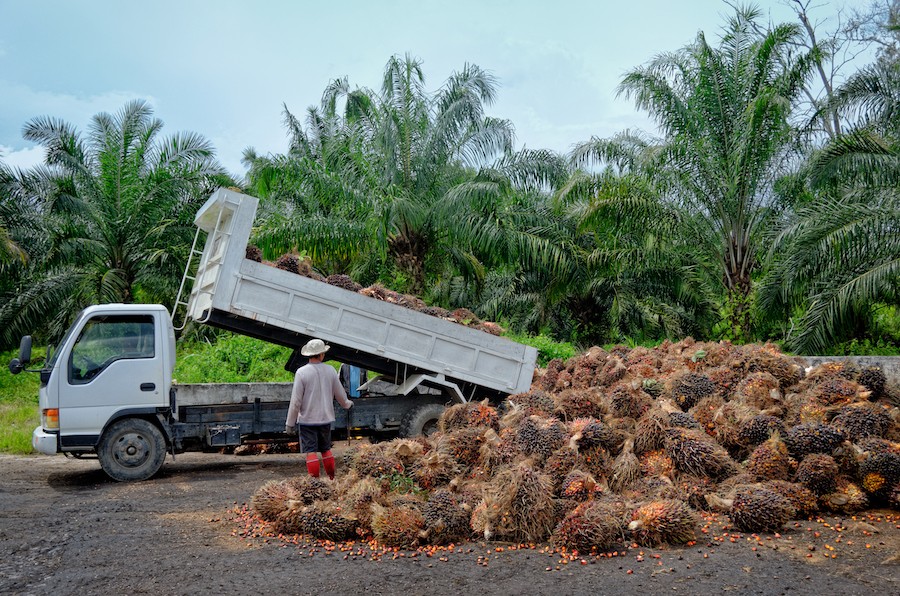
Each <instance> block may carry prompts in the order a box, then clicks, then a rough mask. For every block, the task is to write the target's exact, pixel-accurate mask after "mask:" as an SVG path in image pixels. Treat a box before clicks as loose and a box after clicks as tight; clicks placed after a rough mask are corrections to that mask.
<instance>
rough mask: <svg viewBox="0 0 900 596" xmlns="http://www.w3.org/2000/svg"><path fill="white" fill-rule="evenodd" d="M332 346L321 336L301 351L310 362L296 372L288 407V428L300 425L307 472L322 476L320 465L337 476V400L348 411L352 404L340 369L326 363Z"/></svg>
mask: <svg viewBox="0 0 900 596" xmlns="http://www.w3.org/2000/svg"><path fill="white" fill-rule="evenodd" d="M330 348H331V346H328V345H325V342H323V341H322V340H321V339H311V340H309V341H308V342H307V343H306V345H304V346H303V348H301V350H300V354H302V355H303V356H306V357H308V358H309V362H308V363H307V364H305V365H304V366H301V367H300V368H298V369H297V372H296V373H295V374H294V387H293V389H292V390H291V404H290V406H289V407H288V414H287V421H286V422H285V431H286V432H288V433H291V434H293V433H294V432H296V429H297V428H299V433H300V450H301V451H302V452H303V453H305V454H306V471H307V472H308V473H309V475H310V476H314V477H315V478H318V477H319V454H321V455H322V464H321V466H322V467H323V468H325V473H326V474H328V477H329V478H331V479H332V480H333V479H334V454H333V453H332V452H331V424H332V423H333V422H334V401H332V400H337V402H338V403H339V404H340V405H341V407H343V408H344V409H346V410H349V409H350V408H351V407H353V402H351V401H350V400H349V399H347V394H346V393H345V392H344V388H343V387H342V386H341V381H340V379H339V378H338V374H337V371H335V370H334V369H333V368H332V367H331V366H329V365H328V364H325V352H327V351H328V350H329V349H330Z"/></svg>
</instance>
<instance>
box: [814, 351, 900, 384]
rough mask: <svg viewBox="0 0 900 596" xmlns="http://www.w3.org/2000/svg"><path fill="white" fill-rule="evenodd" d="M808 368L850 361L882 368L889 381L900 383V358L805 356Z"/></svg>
mask: <svg viewBox="0 0 900 596" xmlns="http://www.w3.org/2000/svg"><path fill="white" fill-rule="evenodd" d="M803 359H804V360H806V363H807V366H818V365H820V364H822V363H823V362H835V361H841V360H849V361H851V362H855V363H856V364H857V365H859V366H861V367H862V366H880V367H881V369H882V370H883V371H884V374H885V376H886V377H887V378H888V380H890V381H893V382H895V383H900V356H803Z"/></svg>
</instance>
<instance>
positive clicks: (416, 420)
mask: <svg viewBox="0 0 900 596" xmlns="http://www.w3.org/2000/svg"><path fill="white" fill-rule="evenodd" d="M445 409H446V408H445V407H444V406H442V405H441V404H422V405H421V406H416V407H414V408H412V409H411V410H410V411H408V412H407V413H406V414H405V415H404V416H403V419H402V420H401V421H400V436H401V437H417V436H419V435H423V436H426V437H427V436H429V435H431V434H433V433H434V432H435V431H437V429H438V419H439V418H440V417H441V414H443V413H444V410H445Z"/></svg>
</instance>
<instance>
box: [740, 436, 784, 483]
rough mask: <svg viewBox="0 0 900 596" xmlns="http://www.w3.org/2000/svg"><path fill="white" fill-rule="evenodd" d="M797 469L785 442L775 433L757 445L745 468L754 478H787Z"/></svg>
mask: <svg viewBox="0 0 900 596" xmlns="http://www.w3.org/2000/svg"><path fill="white" fill-rule="evenodd" d="M796 469H797V460H795V459H794V458H792V457H791V456H790V453H789V451H788V447H787V444H786V443H785V442H784V441H782V440H781V437H779V436H778V435H777V434H776V435H774V436H773V437H771V438H770V439H769V440H768V441H766V442H765V443H763V444H762V445H759V446H758V447H757V448H756V449H754V450H753V453H751V454H750V457H749V458H748V459H747V463H746V466H745V470H746V471H747V473H748V474H750V475H751V476H753V478H754V479H755V480H788V479H789V478H791V477H792V476H793V475H794V472H795V471H796Z"/></svg>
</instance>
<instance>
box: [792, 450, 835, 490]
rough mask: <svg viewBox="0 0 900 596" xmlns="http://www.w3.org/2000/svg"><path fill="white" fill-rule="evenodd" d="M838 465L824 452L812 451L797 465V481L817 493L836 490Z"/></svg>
mask: <svg viewBox="0 0 900 596" xmlns="http://www.w3.org/2000/svg"><path fill="white" fill-rule="evenodd" d="M837 475H838V465H837V463H836V462H835V461H834V458H833V457H831V456H830V455H825V454H824V453H810V454H809V455H807V456H806V457H804V458H803V461H801V462H800V465H798V466H797V482H799V483H800V484H802V485H803V486H805V487H806V488H808V489H809V490H811V491H812V492H814V493H815V494H817V495H824V494H827V493H830V492H832V491H834V489H835V483H836V479H837Z"/></svg>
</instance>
